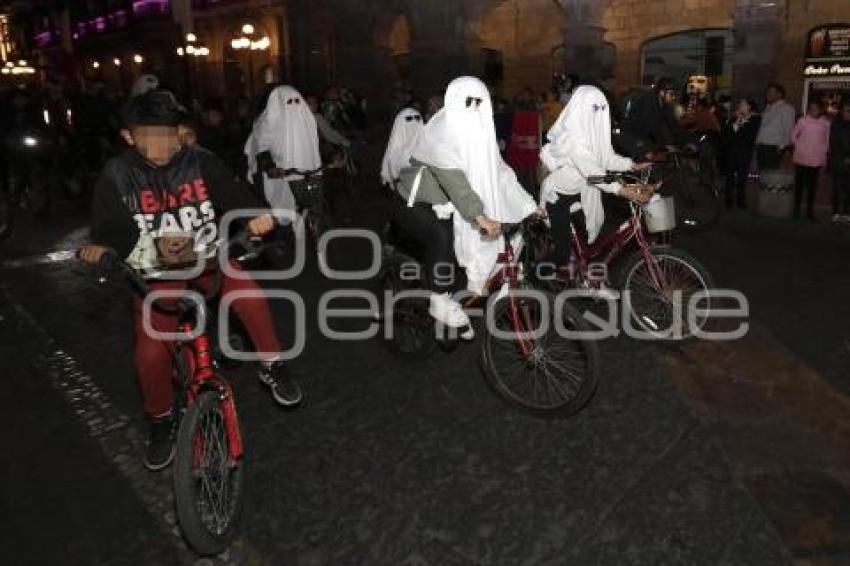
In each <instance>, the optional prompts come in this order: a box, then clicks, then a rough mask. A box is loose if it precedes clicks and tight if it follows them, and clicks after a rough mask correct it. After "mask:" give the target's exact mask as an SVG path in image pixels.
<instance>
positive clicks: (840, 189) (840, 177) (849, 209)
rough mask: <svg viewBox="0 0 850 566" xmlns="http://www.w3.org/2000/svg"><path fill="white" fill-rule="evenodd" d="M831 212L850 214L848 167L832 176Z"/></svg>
mask: <svg viewBox="0 0 850 566" xmlns="http://www.w3.org/2000/svg"><path fill="white" fill-rule="evenodd" d="M832 213H833V214H850V169H844V170H840V171H836V172H835V174H834V175H833V176H832Z"/></svg>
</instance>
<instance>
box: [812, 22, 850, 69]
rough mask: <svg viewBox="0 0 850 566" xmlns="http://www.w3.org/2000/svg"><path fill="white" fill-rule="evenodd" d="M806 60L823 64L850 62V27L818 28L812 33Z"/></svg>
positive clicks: (838, 25)
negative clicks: (838, 60) (839, 61)
mask: <svg viewBox="0 0 850 566" xmlns="http://www.w3.org/2000/svg"><path fill="white" fill-rule="evenodd" d="M806 59H809V60H812V61H822V62H826V61H831V60H836V59H845V60H850V25H848V24H833V25H826V26H818V27H816V28H814V29H813V30H812V31H810V32H809V41H808V42H807V43H806ZM845 62H846V61H845Z"/></svg>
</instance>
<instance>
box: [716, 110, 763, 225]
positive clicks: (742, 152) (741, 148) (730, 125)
mask: <svg viewBox="0 0 850 566" xmlns="http://www.w3.org/2000/svg"><path fill="white" fill-rule="evenodd" d="M759 125H760V120H759V116H758V115H757V114H756V113H755V103H754V102H753V101H751V100H746V99H743V98H742V99H740V100H738V103H737V104H736V105H735V111H734V112H733V113H732V116H730V119H729V120H728V121H727V122H726V124H724V126H723V131H722V132H721V137H722V140H723V141H722V145H723V149H724V155H725V159H724V160H723V162H724V165H725V167H726V170H725V173H726V207H727V208H730V209H731V208H732V207H733V204H732V201H733V199H734V201H735V205H736V206H737V207H738V208H741V209H744V210H746V208H747V200H746V186H747V175H748V174H749V172H750V163H751V162H752V160H753V152H754V151H755V145H756V136H757V135H758V131H759Z"/></svg>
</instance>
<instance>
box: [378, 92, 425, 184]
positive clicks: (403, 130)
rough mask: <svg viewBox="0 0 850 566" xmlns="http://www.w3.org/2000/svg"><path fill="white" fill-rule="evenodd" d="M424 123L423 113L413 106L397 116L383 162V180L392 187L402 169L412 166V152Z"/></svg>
mask: <svg viewBox="0 0 850 566" xmlns="http://www.w3.org/2000/svg"><path fill="white" fill-rule="evenodd" d="M423 125H424V122H423V120H422V114H420V113H419V112H418V111H417V110H415V109H413V108H405V109H403V110H402V111H401V112H399V113H398V115H397V116H396V117H395V122H393V130H392V132H391V133H390V140H389V142H387V150H386V151H385V152H384V160H383V161H382V162H381V181H382V182H383V184H385V185H388V186H389V187H390V188H391V189H392V188H394V187H395V183H396V181H398V177H399V174H400V173H401V170H402V169H404V168H405V167H410V154H411V152H412V151H413V146H414V145H415V144H416V140H417V138H418V137H419V134H420V133H421V132H422V126H423Z"/></svg>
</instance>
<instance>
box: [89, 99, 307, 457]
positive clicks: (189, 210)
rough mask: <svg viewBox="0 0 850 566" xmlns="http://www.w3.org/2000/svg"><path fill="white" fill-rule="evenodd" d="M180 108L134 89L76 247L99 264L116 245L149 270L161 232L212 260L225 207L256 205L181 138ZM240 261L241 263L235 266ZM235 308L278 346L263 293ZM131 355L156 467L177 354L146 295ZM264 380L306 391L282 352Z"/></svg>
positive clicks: (262, 221) (288, 394)
mask: <svg viewBox="0 0 850 566" xmlns="http://www.w3.org/2000/svg"><path fill="white" fill-rule="evenodd" d="M182 114H183V113H182V107H180V106H179V104H177V102H176V100H175V99H174V96H173V95H172V94H171V93H169V92H165V91H159V90H153V91H149V92H147V93H144V94H142V95H139V96H136V97H133V98H131V99H130V101H129V102H128V104H127V106H126V107H125V110H124V121H125V124H126V130H125V131H124V132H123V133H124V137H125V140H126V141H127V142H128V144H129V147H128V148H127V149H126V150H125V151H124V152H123V153H121V154H120V155H118V156H116V157H114V158H112V159H111V160H110V161H108V162H107V163H106V166H105V167H104V169H103V172H102V173H101V175H100V178H99V179H98V181H97V183H96V185H95V190H94V202H93V206H92V226H91V244H89V245H86V246H84V247H83V248H82V249H81V250H80V253H79V257H80V259H82V260H83V261H85V262H87V263H90V264H93V265H97V264H98V263H99V262H100V260H101V258H102V257H103V256H104V254H106V253H109V252H112V253H115V254H116V255H117V256H118V257H119V258H121V259H123V260H124V261H126V262H127V263H128V264H129V265H130V266H131V267H133V268H135V269H138V270H139V271H140V272H142V273H143V275H146V276H150V272H146V271H145V269H146V268H149V267H150V265H149V264H148V263H146V261H147V259H149V258H151V257H156V254H157V252H159V253H160V255H162V254H163V253H164V252H163V250H162V248H161V246H160V243H158V239H160V238H165V239H170V240H171V241H174V240H175V239H176V238H178V237H181V236H182V237H183V238H185V239H190V241H192V242H193V244H194V245H193V246H192V248H193V251H196V252H197V254H198V255H202V257H206V258H208V259H211V258H212V257H214V256H215V250H216V247H217V244H218V243H219V242H220V241H221V240H222V239H224V238H225V237H226V236H225V235H224V234H221V233H220V230H221V228H220V226H219V222H220V219H221V218H222V216H223V215H224V214H225V213H227V212H228V211H234V210H239V209H246V208H257V207H258V203H257V202H255V201H254V198H253V197H252V192H251V191H250V190H249V189H248V188H247V187H244V186H242V185H241V184H240V183H239V181H237V179H236V178H235V177H234V175H233V174H232V173H231V172H229V171H228V170H227V168H226V167H225V166H224V164H223V163H222V162H221V161H220V160H219V159H218V158H217V157H215V156H214V155H213V154H212V153H210V152H208V151H207V150H205V149H203V148H201V147H198V146H196V145H187V144H182V143H181V142H180V137H179V133H178V125H179V124H180V123H182V122H184V117H183V115H182ZM273 228H274V220H273V219H272V216H271V215H270V214H265V215H261V216H259V217H255V218H252V219H250V220H249V221H248V222H247V231H248V232H249V233H250V234H252V235H256V236H261V235H264V234H267V233H268V232H270V231H271V230H272V229H273ZM233 268H234V269H238V265H236V264H233ZM189 283H190V282H189V281H186V280H185V279H184V280H180V281H175V280H153V281H152V282H151V287H152V289H154V290H162V289H169V290H172V289H185V288H186V286H187V284H189ZM191 283H192V284H193V285H197V286H198V287H199V288H205V285H206V286H208V285H210V284H211V283H210V281H209V274H208V273H204V274H201V275H200V276H199V277H197V278H196V279H195V280H193V281H192V282H191ZM242 291H251V292H255V293H260V292H261V291H260V288H259V287H258V286H257V284H256V283H255V282H254V281H253V280H252V279H250V278H241V277H240V278H234V277H231V276H230V275H228V274H226V273H224V274H222V284H221V293H222V294H226V293H230V292H242ZM232 306H233V311H234V313H235V314H236V315H237V316H238V317H239V318H240V320H241V322H242V323H243V325H244V326H245V328H246V330H247V331H248V333H249V335H250V337H251V339H252V341H253V342H254V345H255V346H256V348H257V351H258V352H281V351H282V348H281V345H280V341H279V339H278V337H277V332H276V331H275V328H274V325H273V323H272V317H271V313H270V311H269V307H268V303H267V301H266V299H265V298H257V297H256V295H255V296H254V297H253V298H241V299H237V300H235V301H233V305H232ZM133 311H134V318H135V334H136V338H135V362H136V369H137V373H138V378H139V384H140V386H141V392H142V397H143V400H144V410H145V413H146V414H147V415H148V417H149V419H150V423H151V427H150V436H149V439H148V445H147V452H146V455H145V465H146V467H147V468H148V469H150V470H161V469H163V468H165V467H166V466H168V464H169V463H170V462H171V460H172V459H173V456H174V449H173V444H174V435H175V430H174V423H175V420H174V413H173V411H174V391H173V384H172V374H173V367H172V366H173V359H172V355H171V352H170V350H169V346H168V345H167V344H166V343H164V342H162V341H159V340H158V339H156V338H155V337H153V336H149V335H148V333H147V332H146V331H145V330H144V326H143V311H142V301H141V300H139V299H137V300H136V301H135V303H134V308H133ZM149 315H150V324H151V325H152V326H153V328H154V329H156V330H157V331H160V332H174V331H175V330H176V328H177V316H176V315H174V314H167V313H163V312H160V311H157V310H151V312H150V313H149ZM259 378H260V380H261V381H262V382H263V383H264V384H266V385H268V386H269V387H270V388H271V392H272V396H273V397H274V399H275V400H276V401H277V402H278V403H279V404H281V405H285V406H291V405H295V404H297V403H298V402H300V400H301V389H300V387H299V386H298V384H297V383H296V382H295V381H294V380H293V379H292V377H291V376H289V374H288V373H287V371H286V368H285V366H284V365H283V362H282V361H278V358H277V357H275V358H273V359H268V360H265V361H264V362H262V363H261V364H260V369H259Z"/></svg>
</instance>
